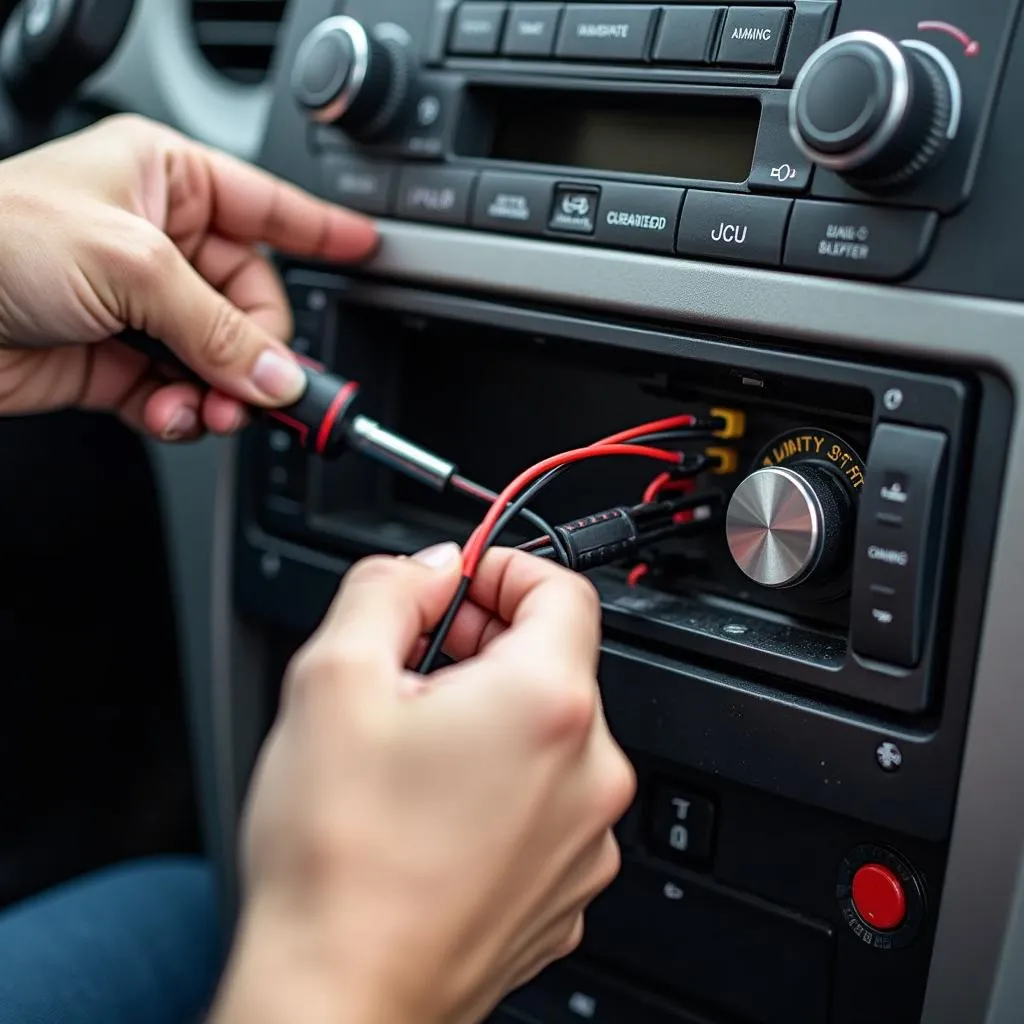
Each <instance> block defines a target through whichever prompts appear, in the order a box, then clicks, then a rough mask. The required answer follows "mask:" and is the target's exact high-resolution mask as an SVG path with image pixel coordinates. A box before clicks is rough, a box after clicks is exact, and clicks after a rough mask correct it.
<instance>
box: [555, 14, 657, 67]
mask: <svg viewBox="0 0 1024 1024" xmlns="http://www.w3.org/2000/svg"><path fill="white" fill-rule="evenodd" d="M657 12H658V8H657V7H641V6H639V5H636V4H632V5H630V6H628V7H625V6H623V7H619V6H612V5H609V4H602V5H600V6H595V7H590V6H584V5H582V4H578V5H577V4H574V5H572V6H570V7H569V8H568V9H567V10H566V13H565V18H564V19H563V20H562V31H561V32H560V33H559V36H558V46H557V47H556V48H555V53H556V54H557V55H558V56H559V57H568V58H571V59H574V60H595V61H639V60H643V59H644V57H646V56H647V42H648V40H649V39H650V36H651V28H652V26H653V25H654V16H655V14H657Z"/></svg>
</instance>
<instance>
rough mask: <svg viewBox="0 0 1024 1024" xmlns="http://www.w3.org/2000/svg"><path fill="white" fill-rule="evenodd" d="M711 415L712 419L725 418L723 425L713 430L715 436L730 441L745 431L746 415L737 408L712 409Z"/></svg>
mask: <svg viewBox="0 0 1024 1024" xmlns="http://www.w3.org/2000/svg"><path fill="white" fill-rule="evenodd" d="M711 416H712V418H713V419H718V420H725V426H724V427H722V429H721V430H716V431H715V437H720V438H722V439H723V440H725V441H732V440H734V439H735V438H737V437H742V436H743V435H744V434H745V433H746V430H747V416H746V413H743V412H740V410H739V409H712V410H711Z"/></svg>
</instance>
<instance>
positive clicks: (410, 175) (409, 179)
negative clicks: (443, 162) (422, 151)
mask: <svg viewBox="0 0 1024 1024" xmlns="http://www.w3.org/2000/svg"><path fill="white" fill-rule="evenodd" d="M475 181H476V173H475V172H474V171H456V170H448V169H441V168H434V167H408V168H406V169H405V170H404V171H403V172H402V175H401V177H400V178H399V182H398V198H397V200H396V201H395V214H396V216H398V217H404V218H407V219H408V220H425V221H432V222H434V223H436V224H455V225H464V224H466V223H468V221H469V204H470V198H471V196H472V192H473V183H474V182H475Z"/></svg>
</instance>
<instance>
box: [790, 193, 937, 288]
mask: <svg viewBox="0 0 1024 1024" xmlns="http://www.w3.org/2000/svg"><path fill="white" fill-rule="evenodd" d="M937 224H938V215H937V214H935V213H932V212H930V211H927V210H897V209H892V208H888V207H878V206H860V205H857V204H854V203H819V202H815V201H814V200H809V199H798V200H797V201H796V204H795V206H794V207H793V216H792V217H791V218H790V222H789V232H788V234H787V236H786V255H785V259H784V263H785V265H786V266H787V267H788V268H790V269H791V270H811V271H818V272H821V273H825V274H835V275H838V276H843V277H862V278H869V279H874V280H879V281H892V280H896V279H898V278H901V277H906V276H907V275H908V274H910V273H911V272H912V271H914V270H915V269H916V268H917V267H918V266H919V265H920V264H921V262H922V261H923V260H924V258H925V256H927V254H928V250H929V248H930V247H931V244H932V240H933V238H934V237H935V229H936V226H937Z"/></svg>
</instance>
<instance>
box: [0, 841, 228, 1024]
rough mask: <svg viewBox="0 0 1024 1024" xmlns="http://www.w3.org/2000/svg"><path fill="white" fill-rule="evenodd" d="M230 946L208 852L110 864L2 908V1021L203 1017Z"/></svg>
mask: <svg viewBox="0 0 1024 1024" xmlns="http://www.w3.org/2000/svg"><path fill="white" fill-rule="evenodd" d="M222 950H223V939H222V933H221V929H220V923H219V919H218V907H217V899H216V889H215V885H214V880H213V874H212V872H211V870H210V869H209V868H208V867H207V866H206V865H204V864H203V863H202V862H200V861H193V860H189V859H185V858H180V859H179V858H174V859H159V860H148V861H140V862H137V863H130V864H124V865H120V866H118V867H114V868H110V869H107V870H104V871H102V872H99V873H97V874H95V875H90V876H89V877H87V878H84V879H81V880H78V881H75V882H70V883H68V884H66V885H63V886H60V887H59V888H57V889H54V890H52V891H50V892H47V893H44V894H42V895H41V896H37V897H34V898H33V899H31V900H27V901H26V902H24V903H21V904H18V905H17V906H15V907H12V908H10V909H9V910H6V911H4V912H2V913H0V1024H197V1022H200V1021H202V1019H203V1016H204V1013H205V1011H206V1009H207V1007H208V1006H209V1002H210V999H211V997H212V996H213V993H214V990H215V988H216V985H217V980H218V977H219V975H220V970H221V966H222Z"/></svg>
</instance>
